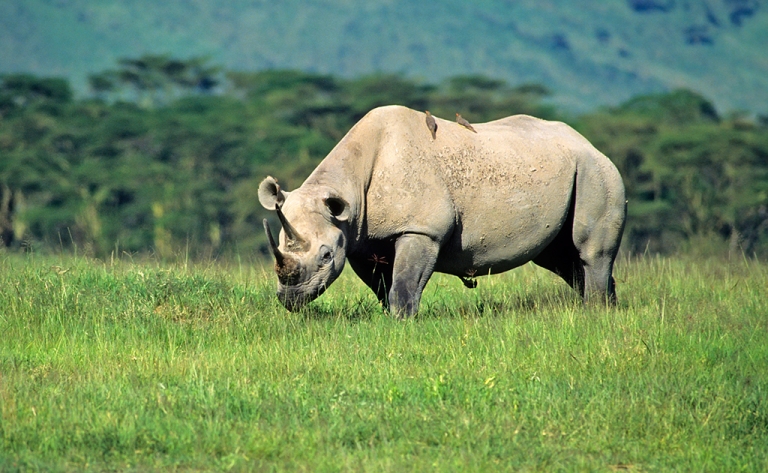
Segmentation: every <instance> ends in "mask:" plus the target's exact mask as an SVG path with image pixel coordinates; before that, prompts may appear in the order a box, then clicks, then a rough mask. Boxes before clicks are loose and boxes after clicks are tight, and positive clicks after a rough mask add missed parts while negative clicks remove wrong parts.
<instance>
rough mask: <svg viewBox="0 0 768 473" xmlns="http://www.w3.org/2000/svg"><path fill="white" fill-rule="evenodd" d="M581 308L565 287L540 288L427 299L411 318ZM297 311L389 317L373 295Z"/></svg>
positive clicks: (355, 318)
mask: <svg viewBox="0 0 768 473" xmlns="http://www.w3.org/2000/svg"><path fill="white" fill-rule="evenodd" d="M582 307H583V303H582V301H581V298H580V297H578V295H577V294H576V293H574V292H573V291H571V290H570V288H566V289H564V290H554V291H551V292H549V291H547V292H544V291H541V292H538V293H536V294H498V295H493V296H489V295H488V294H483V295H479V296H476V297H466V298H462V299H459V300H457V299H455V298H453V297H446V298H443V299H441V298H428V299H427V300H424V301H422V304H421V307H420V309H419V312H418V313H417V314H416V315H415V316H414V317H413V319H414V320H431V319H440V318H442V319H445V318H466V319H477V318H486V317H504V316H509V315H514V316H517V317H520V316H523V317H528V316H531V317H539V318H540V317H542V316H546V314H553V313H558V312H561V311H562V310H579V309H581V308H582ZM298 313H299V314H300V315H301V316H302V317H303V318H304V319H305V320H328V319H344V320H347V321H352V322H360V321H367V320H373V319H376V318H379V317H391V314H390V313H389V312H387V311H386V310H385V309H384V308H383V307H382V306H381V305H380V304H379V303H378V301H377V300H376V299H375V298H374V297H372V296H371V297H364V296H358V297H356V298H350V299H348V300H345V301H342V302H341V303H339V301H338V300H335V301H323V300H322V299H319V300H317V301H314V302H312V303H311V304H309V305H307V306H306V307H304V308H302V309H301V310H300V311H298Z"/></svg>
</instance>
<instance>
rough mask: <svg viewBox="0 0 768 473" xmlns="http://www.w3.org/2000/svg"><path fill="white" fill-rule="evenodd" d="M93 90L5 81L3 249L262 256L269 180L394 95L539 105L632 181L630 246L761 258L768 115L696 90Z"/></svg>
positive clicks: (460, 84)
mask: <svg viewBox="0 0 768 473" xmlns="http://www.w3.org/2000/svg"><path fill="white" fill-rule="evenodd" d="M90 83H91V89H92V93H91V96H89V97H87V98H74V96H73V94H72V91H71V88H70V87H69V84H68V83H67V82H66V81H65V80H63V79H57V78H39V77H35V76H30V75H23V74H16V75H5V76H2V77H0V237H2V241H3V244H4V245H6V246H11V247H16V248H18V247H30V246H39V247H47V248H60V249H71V248H76V249H78V251H80V252H81V253H84V254H88V255H95V256H101V257H103V256H107V255H109V254H110V253H113V252H117V253H119V252H122V251H127V252H130V253H133V252H146V251H153V252H155V253H156V254H158V255H160V256H170V255H173V254H175V253H176V254H177V253H178V252H179V251H182V250H183V251H189V252H191V253H192V255H193V256H202V255H209V256H210V255H219V254H222V253H239V252H242V251H245V252H252V251H257V250H258V249H261V250H263V249H264V237H263V232H262V231H261V226H260V225H259V222H260V221H261V218H263V217H264V216H265V215H266V212H263V211H262V209H261V207H260V205H258V201H257V197H256V190H257V185H258V183H259V181H260V180H261V179H262V178H263V177H264V176H266V175H268V174H271V175H274V176H276V177H277V178H279V179H280V180H281V182H282V183H284V185H285V186H286V187H287V188H289V189H292V188H295V187H296V186H298V185H300V184H301V182H302V181H303V179H304V178H305V177H306V176H307V175H308V174H309V173H310V171H311V170H312V169H313V168H314V167H315V166H316V165H317V163H318V162H319V161H320V160H321V159H322V158H323V157H324V156H325V155H326V154H327V152H328V151H330V149H331V148H332V147H333V146H334V145H335V143H336V142H338V140H339V139H340V138H341V137H342V136H343V135H344V134H345V133H346V132H347V130H348V129H349V128H350V127H351V126H352V125H353V124H354V123H355V122H356V121H357V120H358V119H359V118H361V117H362V116H363V115H364V114H365V113H366V112H368V111H369V110H370V109H371V108H373V107H375V106H378V105H384V104H393V103H396V104H402V105H406V106H409V107H412V108H415V109H418V110H425V109H429V110H431V111H432V112H433V113H434V114H436V115H438V116H442V117H445V118H451V117H453V116H454V113H455V112H456V111H459V112H461V113H462V114H463V115H464V116H465V117H467V118H468V119H470V120H471V121H475V122H480V121H487V120H491V119H495V118H499V117H503V116H507V115H511V114H515V113H528V114H531V115H535V116H539V117H542V118H550V119H562V120H565V121H567V122H568V123H570V124H572V125H573V126H575V127H576V128H577V129H579V130H580V131H581V132H582V133H584V134H585V135H586V137H587V138H588V139H590V140H591V141H592V142H593V143H594V144H595V145H596V146H597V147H598V148H599V149H600V150H602V151H603V152H604V153H606V154H607V155H608V156H609V157H610V158H611V159H612V160H613V161H614V162H615V163H616V165H617V166H618V167H619V169H620V171H621V173H622V175H623V177H624V180H625V184H626V186H627V190H628V197H629V215H630V218H629V224H628V228H627V232H626V236H625V249H627V250H630V251H633V252H643V251H646V250H650V251H661V252H669V251H674V250H676V249H679V248H680V247H683V246H686V245H688V246H690V245H691V242H692V241H693V242H699V241H701V240H702V239H705V240H706V239H709V240H710V241H721V242H723V243H722V245H721V246H722V247H723V248H730V250H732V251H741V250H743V251H745V252H746V253H747V254H748V255H752V254H755V253H757V254H765V252H766V242H767V241H768V123H766V121H765V120H763V119H758V120H752V119H748V118H746V117H744V116H741V115H738V114H736V115H730V116H720V115H719V114H718V112H717V110H715V108H714V107H713V105H712V104H711V103H710V102H709V101H708V100H707V99H706V98H704V97H702V96H700V95H698V94H696V93H693V92H690V91H686V90H678V91H674V92H671V93H666V94H659V95H649V96H641V97H637V98H634V99H632V100H630V101H628V102H626V103H624V104H622V105H621V106H619V107H615V108H609V109H601V110H599V111H596V112H593V113H590V114H586V115H582V116H567V115H565V114H563V113H561V112H559V111H558V110H557V109H556V108H555V107H553V106H552V105H551V104H549V103H548V102H547V96H548V95H547V94H548V91H547V90H546V89H545V88H544V87H542V86H539V85H522V86H510V85H508V84H506V83H504V82H503V81H499V80H494V79H490V78H486V77H480V76H457V77H452V78H450V79H447V80H445V81H444V82H441V83H439V84H425V83H419V82H415V81H412V80H409V79H406V78H404V77H402V76H398V75H374V76H366V77H361V78H358V79H341V78H338V77H333V76H325V75H317V74H308V73H302V72H297V71H266V72H259V73H244V72H231V71H224V70H221V69H219V68H216V67H213V66H210V65H208V64H207V62H206V61H204V60H201V59H190V60H177V59H173V58H170V57H166V56H144V57H141V58H136V59H125V60H122V61H120V63H119V64H118V67H117V68H115V69H113V70H107V71H104V72H102V73H99V74H96V75H93V76H91V78H90ZM716 246H717V245H716ZM185 249H186V250H185Z"/></svg>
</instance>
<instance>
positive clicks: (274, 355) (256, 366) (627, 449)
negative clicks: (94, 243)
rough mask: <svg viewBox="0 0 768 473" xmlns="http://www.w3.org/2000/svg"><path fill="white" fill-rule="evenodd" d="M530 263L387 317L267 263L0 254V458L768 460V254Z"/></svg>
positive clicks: (694, 464)
mask: <svg viewBox="0 0 768 473" xmlns="http://www.w3.org/2000/svg"><path fill="white" fill-rule="evenodd" d="M616 274H617V278H618V280H619V286H618V294H619V298H620V300H621V303H620V306H619V308H618V309H613V310H604V309H597V308H584V307H582V306H581V305H580V303H579V302H578V300H577V299H576V298H575V297H574V295H573V294H572V293H571V291H570V289H568V288H567V287H566V286H565V285H564V283H562V282H561V281H559V280H558V279H557V278H555V277H554V276H552V275H550V274H549V273H547V272H546V271H544V270H540V269H537V268H535V267H533V266H532V265H527V266H525V267H523V268H520V269H517V270H515V271H511V272H509V273H506V274H505V275H502V276H497V277H492V278H481V279H480V285H479V287H478V289H476V290H474V291H470V290H467V289H464V288H463V286H462V285H461V283H460V281H458V279H456V278H448V277H442V276H438V277H435V278H434V279H433V280H432V282H430V284H429V285H428V286H427V290H426V291H425V296H424V299H423V302H422V312H421V313H420V315H419V316H418V317H416V318H415V319H412V320H408V321H404V322H401V321H397V320H393V319H392V318H390V317H389V316H387V315H386V314H384V313H383V312H382V311H381V309H379V307H378V306H377V304H376V302H375V299H374V298H373V296H372V295H371V294H369V293H368V291H367V289H365V288H364V287H363V286H362V285H361V283H360V282H359V281H358V280H357V279H356V278H355V277H354V275H353V274H352V273H345V274H344V275H343V276H342V277H341V278H340V280H339V281H337V282H336V283H335V284H334V286H333V287H332V288H331V289H330V290H329V291H328V292H327V293H326V294H325V295H324V296H323V297H321V298H320V299H319V300H318V301H316V302H315V303H313V304H312V305H310V307H309V308H308V309H307V310H305V311H303V312H301V313H295V314H291V313H287V312H286V311H285V310H284V309H282V308H281V307H280V306H279V304H278V303H277V301H276V299H275V297H274V295H273V286H274V284H275V281H274V278H273V276H272V275H271V274H268V273H266V272H265V271H264V270H263V269H261V268H260V267H258V266H256V265H255V266H250V265H249V266H246V265H237V264H234V265H223V264H214V263H211V264H208V265H189V266H187V265H166V264H160V263H156V262H137V263H135V262H131V261H124V260H123V261H113V262H102V261H97V260H89V259H84V258H74V257H64V256H60V257H51V256H41V255H35V254H32V255H29V256H23V255H17V254H7V253H0V471H15V470H19V471H30V470H31V471H35V470H44V471H81V470H133V471H147V470H150V471H152V470H174V471H190V470H194V471H208V470H209V471H222V470H231V471H275V470H298V471H339V470H344V471H425V470H427V471H499V470H512V471H521V470H522V471H552V470H575V471H616V470H630V471H669V470H679V471H750V472H751V471H765V470H766V469H768V301H767V299H768V298H767V297H766V289H768V265H767V264H765V263H759V262H755V261H747V260H737V261H731V262H728V261H723V260H707V261H696V260H694V259H693V258H690V257H689V258H685V257H680V258H671V259H664V258H645V259H634V260H627V259H622V260H621V261H620V262H619V264H618V267H617V270H616Z"/></svg>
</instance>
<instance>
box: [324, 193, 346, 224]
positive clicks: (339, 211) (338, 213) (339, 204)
mask: <svg viewBox="0 0 768 473" xmlns="http://www.w3.org/2000/svg"><path fill="white" fill-rule="evenodd" d="M325 206H326V207H328V210H329V211H330V212H331V215H332V216H333V218H335V219H336V220H338V221H340V222H346V221H347V220H349V204H348V203H347V201H346V200H344V199H342V198H341V197H339V196H335V195H332V196H329V197H326V198H325Z"/></svg>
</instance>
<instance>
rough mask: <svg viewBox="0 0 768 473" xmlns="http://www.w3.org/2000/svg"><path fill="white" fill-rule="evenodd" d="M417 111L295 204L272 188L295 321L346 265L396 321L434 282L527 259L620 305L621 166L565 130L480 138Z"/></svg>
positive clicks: (359, 148) (341, 149)
mask: <svg viewBox="0 0 768 473" xmlns="http://www.w3.org/2000/svg"><path fill="white" fill-rule="evenodd" d="M436 120H437V122H438V132H437V138H436V139H435V140H434V141H433V140H432V137H431V135H430V132H429V130H428V129H427V127H426V125H425V117H424V114H423V113H421V112H417V111H415V110H410V109H408V108H405V107H401V106H387V107H380V108H376V109H374V110H372V111H371V112H369V113H368V114H367V115H366V116H365V117H363V118H362V119H361V120H360V121H359V122H358V123H357V124H356V125H355V126H354V127H353V128H352V129H351V130H350V131H349V133H347V135H346V136H345V137H344V138H343V139H342V140H341V141H340V142H339V143H338V145H336V147H335V148H334V149H333V150H332V151H331V152H330V154H328V156H327V157H326V158H325V159H324V160H323V162H322V163H320V165H319V166H318V167H317V169H315V170H314V172H313V173H312V174H311V175H310V176H309V177H308V178H307V180H306V181H305V182H304V184H302V185H301V187H299V188H298V189H296V190H295V191H293V192H286V191H284V190H282V189H280V187H279V185H278V184H277V182H276V181H275V180H274V179H273V178H271V177H268V178H266V179H265V180H264V181H263V182H262V183H261V185H260V186H259V200H260V202H261V204H262V205H263V206H264V207H265V208H267V209H270V210H277V211H278V216H279V217H280V219H281V222H282V226H283V228H282V231H281V232H280V235H279V243H275V242H274V241H273V240H272V235H271V232H270V231H269V227H268V225H267V223H266V220H265V221H264V224H265V230H266V231H267V234H268V235H269V238H270V241H271V242H272V245H271V246H272V252H273V255H274V256H275V258H276V264H275V270H276V272H277V275H278V280H279V283H278V290H277V295H278V298H279V299H280V301H281V302H282V304H283V305H284V306H285V307H286V308H287V309H288V310H296V309H298V308H300V307H302V306H303V305H305V304H307V303H308V302H310V301H312V300H313V299H315V298H316V297H317V296H319V295H320V294H322V292H323V291H324V290H325V289H326V288H327V287H328V286H329V285H330V284H331V283H332V282H333V281H334V280H335V279H336V278H337V277H338V276H339V274H341V271H342V269H343V267H344V262H345V260H348V261H349V263H350V265H351V266H352V268H353V269H354V270H355V272H356V273H357V275H358V276H359V277H360V278H361V279H362V280H363V281H364V282H365V283H366V284H367V285H368V286H369V287H370V288H371V289H372V290H373V291H374V293H375V294H376V296H377V297H378V298H379V300H380V301H381V303H382V304H384V306H385V307H388V308H389V310H390V311H391V312H392V313H394V314H395V315H397V316H409V315H412V314H414V313H415V312H416V311H417V310H418V308H419V301H420V299H421V294H422V291H423V290H424V286H425V285H426V284H427V281H428V280H429V278H430V276H431V275H432V273H433V272H434V271H438V272H442V273H447V274H453V275H456V276H459V277H461V278H463V279H465V284H467V286H468V287H472V285H471V284H470V282H471V280H469V279H468V278H470V277H473V276H481V275H487V274H492V273H500V272H503V271H507V270H509V269H512V268H515V267H517V266H520V265H522V264H524V263H526V262H528V261H533V262H534V263H536V264H538V265H539V266H542V267H544V268H547V269H549V270H551V271H553V272H554V273H556V274H558V275H560V276H561V277H562V278H563V279H565V281H566V282H568V284H570V285H571V286H572V287H573V288H574V289H576V290H577V291H578V292H579V293H580V294H581V295H582V296H583V297H584V299H585V301H590V300H597V301H599V302H601V303H605V302H608V303H615V301H616V292H615V283H614V279H613V277H612V275H611V273H612V270H613V262H614V259H615V258H616V253H617V252H618V249H619V243H620V241H621V236H622V232H623V230H624V221H625V215H626V201H625V197H624V185H623V183H622V180H621V176H620V175H619V173H618V171H617V170H616V167H615V166H614V165H613V163H611V161H610V160H609V159H608V158H606V157H605V156H604V155H603V154H602V153H600V152H599V151H598V150H597V149H595V147H593V146H592V145H591V144H590V143H589V142H588V141H587V140H586V139H585V138H584V137H582V136H581V135H580V134H578V133H577V132H576V131H574V130H573V129H572V128H570V127H569V126H567V125H565V124H563V123H559V122H549V121H544V120H539V119H537V118H533V117H529V116H525V115H515V116H512V117H508V118H503V119H500V120H496V121H493V122H489V123H478V124H474V127H475V129H476V130H477V133H472V132H471V131H469V130H467V129H466V128H463V127H461V126H460V125H458V124H456V123H455V122H452V121H447V120H442V119H439V118H436Z"/></svg>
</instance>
